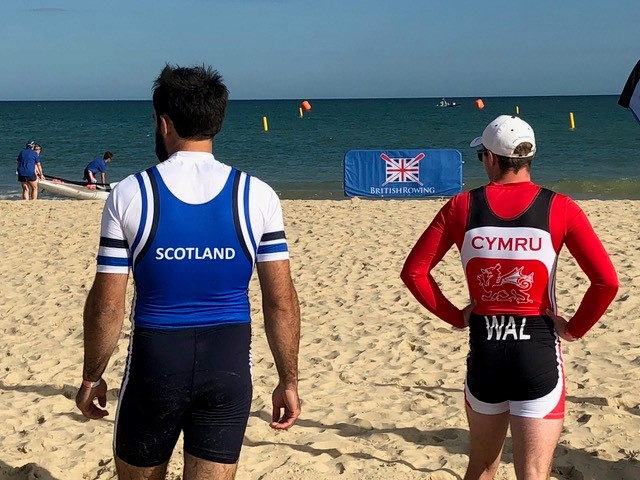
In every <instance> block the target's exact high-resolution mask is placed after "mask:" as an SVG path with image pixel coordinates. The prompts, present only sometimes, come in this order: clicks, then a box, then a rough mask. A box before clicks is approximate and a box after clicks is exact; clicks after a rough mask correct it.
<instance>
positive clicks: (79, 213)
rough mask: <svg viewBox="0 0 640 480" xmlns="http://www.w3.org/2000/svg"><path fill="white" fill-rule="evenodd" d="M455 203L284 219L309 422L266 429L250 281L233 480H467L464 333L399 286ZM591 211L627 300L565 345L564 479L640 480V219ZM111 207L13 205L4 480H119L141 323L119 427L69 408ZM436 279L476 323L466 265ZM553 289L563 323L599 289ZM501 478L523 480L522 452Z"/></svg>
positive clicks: (351, 206)
mask: <svg viewBox="0 0 640 480" xmlns="http://www.w3.org/2000/svg"><path fill="white" fill-rule="evenodd" d="M443 203H444V200H430V201H415V200H414V201H401V200H390V201H365V200H358V199H354V200H343V201H329V200H327V201H303V200H287V201H283V209H284V214H285V224H286V230H287V236H288V239H289V249H290V252H291V265H292V270H293V276H294V282H295V284H296V287H297V289H298V294H299V297H300V302H301V311H302V338H301V352H300V394H301V397H302V399H303V413H302V416H301V417H300V419H299V421H298V424H297V426H296V427H294V428H293V429H291V430H290V431H288V432H275V431H273V430H271V429H270V428H269V427H268V423H267V420H268V419H269V418H270V415H271V413H270V412H271V407H270V403H271V401H270V396H271V391H272V389H273V387H274V385H275V383H276V380H277V376H276V372H275V368H274V364H273V360H272V358H271V354H270V352H269V349H268V346H267V343H266V338H265V335H264V331H263V327H262V315H261V313H260V309H259V306H260V293H259V288H258V284H257V281H256V280H255V278H254V280H253V283H252V286H251V298H252V308H253V312H254V316H253V320H254V327H253V334H254V338H253V359H254V368H253V374H254V387H255V391H254V400H253V406H252V413H251V417H250V420H249V426H248V429H247V433H246V437H245V442H244V448H243V451H242V454H241V457H240V466H239V470H238V476H237V478H238V479H240V480H249V479H264V480H275V479H290V480H291V479H330V478H342V479H346V480H355V479H417V478H420V479H434V480H436V479H437V480H449V479H461V478H462V476H463V475H464V471H465V467H466V462H467V454H466V452H467V449H468V433H467V425H466V419H465V416H464V405H463V394H462V388H463V378H464V371H465V368H464V361H465V356H466V354H467V333H466V332H465V331H456V330H454V329H452V328H450V327H449V326H448V325H447V324H445V323H443V322H442V321H440V320H438V319H436V318H433V317H431V316H430V315H429V314H428V313H427V312H426V311H425V310H424V309H423V308H422V307H421V306H420V305H419V304H418V302H417V301H416V300H414V299H413V297H412V296H411V295H410V293H409V292H408V291H407V290H406V288H405V287H404V285H403V284H402V282H401V281H400V278H399V273H400V269H401V267H402V264H403V262H404V259H405V257H406V255H407V253H408V252H409V250H410V248H411V247H412V246H413V244H414V243H415V241H416V240H417V238H418V237H419V235H420V234H421V233H422V231H423V230H424V228H425V227H426V226H427V224H428V223H429V222H430V221H431V218H432V217H433V215H434V214H435V213H436V212H437V210H438V209H439V208H440V207H441V206H442V205H443ZM578 203H579V204H580V205H581V206H582V207H583V208H584V210H585V211H586V212H587V215H588V216H589V218H590V220H591V221H592V223H593V224H594V227H595V229H596V231H597V232H598V233H599V235H600V236H601V239H602V241H603V243H604V244H605V247H606V248H607V250H608V252H609V253H610V254H611V256H612V259H613V262H614V264H615V266H616V269H617V271H618V275H619V279H620V290H619V293H618V296H617V298H616V300H615V301H614V302H613V303H612V305H611V307H610V309H609V310H608V312H607V314H606V315H605V317H604V318H603V319H602V320H601V321H600V322H599V323H598V324H596V325H595V327H594V328H593V329H592V330H591V331H590V332H589V333H588V334H587V336H586V337H585V338H584V339H582V340H580V341H578V342H575V343H572V344H566V345H564V356H565V365H566V373H567V379H568V380H567V415H566V419H565V428H564V431H563V434H562V437H561V439H560V445H559V446H558V448H557V450H556V454H555V459H554V466H553V473H552V478H555V479H572V480H586V479H598V480H622V479H625V480H631V479H638V478H640V435H639V432H640V397H639V396H638V390H637V389H638V388H639V387H640V375H639V374H638V372H639V369H640V315H639V313H638V312H639V310H640V292H638V287H639V286H640V220H639V219H640V201H621V200H620V201H598V200H589V201H581V202H578ZM102 206H103V202H101V201H75V200H38V201H37V202H22V201H0V228H1V231H2V235H1V236H0V251H2V252H3V260H2V263H1V264H0V277H1V281H0V282H1V283H0V330H1V331H2V333H3V347H2V352H1V360H0V404H1V405H2V409H0V479H25V480H26V479H36V478H37V479H41V480H42V479H45V480H50V479H55V480H67V479H70V480H75V479H78V480H93V479H100V480H107V479H112V478H116V477H115V469H114V465H113V460H112V450H111V441H112V433H113V420H114V415H115V411H116V400H117V394H118V389H119V384H120V379H121V375H122V369H123V367H124V362H125V358H126V353H127V345H128V337H129V321H128V319H126V320H125V327H124V330H123V332H122V338H121V340H120V342H119V344H118V347H117V349H116V352H115V354H114V356H113V357H112V360H111V363H110V364H109V367H108V369H107V372H106V373H105V376H104V377H105V379H106V381H107V383H108V386H109V394H108V396H109V403H108V410H109V412H110V414H109V416H107V417H106V419H105V420H100V421H88V420H86V419H84V417H82V416H81V414H80V413H79V411H78V410H77V409H76V407H75V403H74V396H75V393H76V388H77V386H78V385H79V382H80V380H81V371H82V365H81V363H82V354H83V352H82V308H83V305H84V301H85V298H86V295H87V292H88V289H89V288H90V286H91V282H92V279H93V276H94V272H95V254H96V251H97V245H98V237H99V228H100V214H101V210H102ZM436 278H437V280H438V281H439V283H440V284H441V285H442V286H443V289H444V290H445V291H446V292H447V293H448V294H449V296H450V298H452V300H453V301H454V303H456V304H457V305H458V306H463V305H465V302H466V301H467V298H466V286H465V284H464V282H463V281H462V280H463V273H462V268H461V266H460V260H459V256H458V253H457V252H456V251H454V250H452V251H450V252H449V253H448V254H447V256H446V257H445V260H444V261H443V263H442V264H440V266H439V268H438V270H437V272H436ZM557 284H558V288H557V296H558V305H559V308H560V313H561V314H563V315H564V316H565V317H567V318H568V317H570V316H571V314H572V313H573V312H574V311H575V309H576V308H577V304H578V302H579V301H580V299H581V297H582V294H583V293H584V291H585V290H586V288H587V281H586V278H585V276H584V275H583V274H582V273H581V271H580V269H579V267H578V266H577V265H576V263H575V262H574V261H572V260H571V259H570V258H569V256H568V254H567V252H566V251H565V250H563V253H562V255H561V260H560V265H559V268H558V279H557ZM132 294H133V288H129V291H128V296H129V297H131V296H132ZM129 304H130V301H129ZM127 315H128V309H127ZM181 456H182V447H181V442H180V443H179V444H178V447H177V448H176V450H175V452H174V456H173V459H172V462H171V465H170V468H169V472H170V474H169V476H168V478H171V479H178V478H181V471H182V462H181ZM497 478H499V479H515V475H514V473H513V463H512V454H511V442H510V440H509V439H507V443H506V446H505V453H504V456H503V464H502V466H501V467H500V470H499V472H498V475H497Z"/></svg>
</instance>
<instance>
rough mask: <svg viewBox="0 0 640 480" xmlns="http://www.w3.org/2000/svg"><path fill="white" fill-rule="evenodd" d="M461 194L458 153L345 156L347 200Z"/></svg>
mask: <svg viewBox="0 0 640 480" xmlns="http://www.w3.org/2000/svg"><path fill="white" fill-rule="evenodd" d="M461 191H462V154H461V153H460V152H459V151H458V150H449V149H441V150H438V149H429V150H349V151H348V152H347V153H346V154H345V156H344V193H345V195H347V196H349V197H395V198H404V197H449V196H452V195H455V194H457V193H460V192H461Z"/></svg>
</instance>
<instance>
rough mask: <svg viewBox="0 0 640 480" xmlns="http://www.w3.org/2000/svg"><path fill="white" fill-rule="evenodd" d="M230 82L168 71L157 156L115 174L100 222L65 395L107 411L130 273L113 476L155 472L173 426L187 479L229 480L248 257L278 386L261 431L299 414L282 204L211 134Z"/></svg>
mask: <svg viewBox="0 0 640 480" xmlns="http://www.w3.org/2000/svg"><path fill="white" fill-rule="evenodd" d="M227 98H228V91H227V88H226V87H225V85H224V84H223V83H222V78H221V76H220V74H219V73H218V72H216V71H214V70H211V69H210V68H205V67H195V68H180V67H176V68H173V67H170V66H166V67H165V68H164V70H162V72H161V74H160V76H159V77H158V78H157V79H156V81H155V84H154V90H153V109H154V115H153V117H154V119H155V124H156V125H155V127H156V155H157V157H158V159H159V160H160V164H159V165H157V166H155V167H152V168H149V169H148V170H146V171H144V172H141V173H137V174H135V175H131V176H129V177H127V178H126V179H125V180H123V181H121V182H119V183H118V185H117V186H116V187H115V188H114V189H113V191H112V192H111V195H110V196H109V198H108V199H107V201H106V204H105V208H104V213H103V217H102V230H101V234H100V248H99V251H98V267H97V273H96V276H95V280H94V283H93V286H92V288H91V290H90V292H89V295H88V297H87V300H86V304H85V308H84V369H83V379H82V386H81V387H80V389H79V390H78V394H77V396H76V404H77V406H78V408H79V409H80V411H81V412H82V414H83V415H84V416H85V417H87V418H90V419H99V418H102V417H104V416H105V415H107V414H108V413H107V411H105V410H103V409H102V408H100V407H99V406H98V405H96V404H95V403H94V400H95V399H96V398H97V399H98V404H99V405H100V406H101V407H105V405H106V393H107V385H106V383H105V381H104V380H103V379H102V375H103V373H104V371H105V369H106V368H107V364H108V362H109V358H110V357H111V355H112V353H113V350H114V348H115V346H116V344H117V342H118V339H119V337H120V330H121V328H122V322H123V317H124V309H125V307H124V304H125V298H126V289H127V280H128V274H129V270H132V271H133V279H134V283H135V290H136V291H135V299H136V300H135V302H134V305H133V307H132V314H131V319H132V322H133V327H132V329H131V343H130V347H129V357H128V359H127V368H126V371H125V376H124V379H123V381H122V387H121V390H120V401H119V403H118V412H117V414H116V420H115V422H116V423H115V432H114V435H115V439H114V450H115V458H116V460H115V465H116V470H117V472H118V476H119V478H121V479H125V478H127V479H134V478H136V479H142V478H153V479H163V478H165V476H166V472H167V465H168V462H169V459H170V457H171V454H172V451H173V449H174V446H175V444H176V442H177V441H178V437H179V435H180V433H181V432H183V433H184V472H183V476H182V478H183V479H184V480H197V479H200V480H204V479H233V478H234V477H235V473H236V468H237V462H238V457H239V455H240V449H241V447H242V442H243V438H244V432H245V429H246V426H247V421H248V418H249V413H250V407H251V397H252V385H251V323H250V322H251V318H250V313H251V309H250V306H249V297H248V287H249V281H250V279H251V276H252V272H253V268H254V266H256V268H257V271H258V278H259V280H260V288H261V291H262V310H263V314H264V323H265V331H266V336H267V339H268V342H269V346H270V348H271V351H272V353H273V357H274V361H275V362H274V363H275V368H276V370H277V372H278V379H279V381H278V384H277V386H276V388H275V390H274V391H273V394H272V396H271V398H272V404H273V405H272V406H273V408H272V420H271V422H270V426H271V427H272V428H274V429H278V430H283V429H288V428H289V427H291V426H293V424H294V422H295V421H296V418H297V417H298V416H299V414H300V402H299V399H298V348H299V340H300V308H299V304H298V298H297V294H296V290H295V288H294V286H293V282H292V279H291V273H290V268H289V252H288V247H287V241H286V237H285V232H284V222H283V218H282V209H281V207H280V201H279V199H278V196H277V195H276V193H275V192H274V191H273V190H272V189H271V187H269V186H268V185H267V184H265V183H263V182H261V181H260V180H258V179H257V178H254V177H250V176H249V175H247V174H245V173H243V172H241V171H239V170H236V169H235V168H233V167H230V166H227V165H224V164H222V163H220V162H219V161H217V160H216V159H215V158H214V156H213V154H212V151H213V137H214V136H215V135H216V134H217V133H218V132H219V131H220V128H221V126H222V121H223V118H224V116H225V110H226V104H227Z"/></svg>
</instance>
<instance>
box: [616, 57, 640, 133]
mask: <svg viewBox="0 0 640 480" xmlns="http://www.w3.org/2000/svg"><path fill="white" fill-rule="evenodd" d="M618 105H620V106H622V107H624V108H628V109H629V110H631V113H633V116H634V117H636V120H638V122H640V61H638V63H636V66H635V68H634V69H633V70H632V71H631V74H630V75H629V78H628V80H627V83H626V84H625V86H624V89H623V90H622V94H621V95H620V98H619V99H618Z"/></svg>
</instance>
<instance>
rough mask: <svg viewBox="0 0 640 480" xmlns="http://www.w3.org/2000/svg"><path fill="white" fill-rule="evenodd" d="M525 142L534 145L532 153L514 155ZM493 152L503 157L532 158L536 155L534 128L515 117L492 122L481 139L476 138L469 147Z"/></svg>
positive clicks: (506, 117)
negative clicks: (481, 147)
mask: <svg viewBox="0 0 640 480" xmlns="http://www.w3.org/2000/svg"><path fill="white" fill-rule="evenodd" d="M523 142H529V143H530V144H531V145H532V148H531V152H529V153H528V154H527V155H518V154H514V153H513V151H514V150H515V148H516V147H517V146H518V145H520V144H521V143H523ZM478 145H484V148H486V149H487V150H491V151H492V152H493V153H495V154H496V155H500V156H501V157H512V158H531V157H533V156H534V155H535V153H536V137H535V135H534V134H533V128H531V125H529V124H528V123H527V122H525V121H524V120H522V119H521V118H519V117H516V116H514V115H500V116H499V117H498V118H496V119H495V120H494V121H492V122H491V123H490V124H489V125H487V127H486V128H485V129H484V131H483V132H482V136H481V137H477V138H475V139H474V140H473V141H472V142H471V143H470V144H469V146H471V147H477V146H478Z"/></svg>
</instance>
